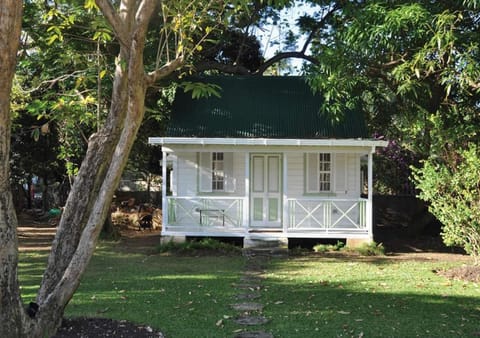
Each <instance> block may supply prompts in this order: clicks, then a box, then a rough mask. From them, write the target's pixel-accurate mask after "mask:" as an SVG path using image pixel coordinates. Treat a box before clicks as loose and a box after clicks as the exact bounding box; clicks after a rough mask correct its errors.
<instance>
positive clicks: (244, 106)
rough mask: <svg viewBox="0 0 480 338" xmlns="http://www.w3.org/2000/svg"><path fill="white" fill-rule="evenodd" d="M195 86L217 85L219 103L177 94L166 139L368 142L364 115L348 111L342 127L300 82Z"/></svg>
mask: <svg viewBox="0 0 480 338" xmlns="http://www.w3.org/2000/svg"><path fill="white" fill-rule="evenodd" d="M194 81H203V82H209V83H214V84H217V85H219V86H220V87H221V88H222V89H221V97H220V98H217V97H214V96H211V97H209V98H201V99H192V97H191V96H192V95H191V93H190V92H189V93H184V92H183V90H181V89H179V90H177V94H176V97H175V100H174V103H173V107H172V113H171V119H170V122H169V124H168V127H167V131H166V136H167V137H203V138H280V139H282V138H286V139H323V138H337V139H346V138H365V137H366V136H367V130H366V127H365V122H364V120H363V117H362V116H361V114H359V113H356V112H353V111H346V112H345V118H344V119H343V120H342V121H340V122H339V123H335V122H332V121H331V119H329V118H328V117H327V116H324V115H323V114H322V113H321V112H320V107H321V104H322V102H323V99H322V97H321V95H318V94H313V93H312V91H311V89H310V87H309V86H308V85H307V84H306V83H305V80H304V79H303V78H301V77H267V76H265V77H257V76H250V77H237V76H214V77H206V78H201V79H195V80H194Z"/></svg>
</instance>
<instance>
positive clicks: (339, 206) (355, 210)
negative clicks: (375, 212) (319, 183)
mask: <svg viewBox="0 0 480 338" xmlns="http://www.w3.org/2000/svg"><path fill="white" fill-rule="evenodd" d="M366 211H367V200H366V199H315V198H300V199H288V215H289V222H288V229H289V230H325V231H330V230H332V231H337V230H338V231H367V217H366V215H367V212H366Z"/></svg>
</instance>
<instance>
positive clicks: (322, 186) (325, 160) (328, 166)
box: [318, 153, 332, 191]
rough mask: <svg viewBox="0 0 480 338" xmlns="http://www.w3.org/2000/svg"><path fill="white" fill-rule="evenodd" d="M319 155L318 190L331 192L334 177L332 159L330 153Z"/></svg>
mask: <svg viewBox="0 0 480 338" xmlns="http://www.w3.org/2000/svg"><path fill="white" fill-rule="evenodd" d="M318 155H319V156H318V185H319V187H318V188H319V189H318V190H319V191H330V190H331V187H330V186H331V183H330V182H331V177H332V171H331V170H332V159H331V158H332V157H331V155H330V154H329V153H320V154H318Z"/></svg>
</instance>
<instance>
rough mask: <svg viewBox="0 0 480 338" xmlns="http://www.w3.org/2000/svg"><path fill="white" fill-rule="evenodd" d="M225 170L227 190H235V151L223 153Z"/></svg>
mask: <svg viewBox="0 0 480 338" xmlns="http://www.w3.org/2000/svg"><path fill="white" fill-rule="evenodd" d="M223 172H224V175H225V191H227V192H235V176H234V174H233V153H223Z"/></svg>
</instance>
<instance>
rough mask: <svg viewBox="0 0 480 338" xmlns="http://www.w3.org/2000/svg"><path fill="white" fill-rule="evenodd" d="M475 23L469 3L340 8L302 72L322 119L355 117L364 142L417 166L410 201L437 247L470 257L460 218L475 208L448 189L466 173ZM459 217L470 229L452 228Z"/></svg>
mask: <svg viewBox="0 0 480 338" xmlns="http://www.w3.org/2000/svg"><path fill="white" fill-rule="evenodd" d="M479 16H480V8H479V3H478V1H441V0H436V1H416V2H412V1H369V2H350V3H349V4H348V5H346V6H343V7H342V8H341V9H339V10H338V11H336V12H335V13H334V15H333V16H332V18H331V20H330V25H331V26H330V27H331V30H330V31H326V32H325V33H326V36H325V37H324V38H323V39H322V40H315V41H314V42H313V45H312V50H313V53H314V54H315V55H316V57H317V58H318V60H319V62H318V64H313V65H311V66H309V67H308V72H309V74H310V83H311V84H312V86H313V87H314V88H316V89H317V90H318V91H320V92H322V93H324V95H325V99H326V100H325V105H324V107H323V112H324V113H326V114H330V115H331V116H333V117H334V118H337V119H338V120H341V118H342V112H343V110H344V109H345V107H363V113H364V114H365V116H366V117H367V118H368V121H369V124H370V126H371V127H372V133H373V132H377V133H379V134H380V135H383V136H386V137H387V138H388V139H391V140H392V139H393V140H396V142H398V144H400V145H401V146H402V147H403V148H404V149H406V151H408V152H412V153H414V154H415V156H414V158H415V161H417V160H418V159H423V160H424V161H423V162H420V163H421V164H420V163H418V162H412V163H410V164H412V165H417V166H418V167H417V171H416V182H417V184H418V187H419V188H420V189H421V190H422V192H421V194H420V197H421V198H423V199H425V200H426V201H428V202H429V203H432V211H433V213H434V214H435V215H436V216H437V217H439V219H441V220H442V221H443V222H444V226H445V228H444V231H445V232H444V233H445V236H444V238H445V240H446V243H447V244H456V245H458V244H461V245H463V246H465V248H466V249H467V250H468V251H469V252H471V253H473V254H477V253H476V252H475V251H476V250H477V249H475V245H476V244H474V242H475V240H476V239H475V240H474V239H472V238H478V227H476V226H475V222H474V221H473V220H474V219H475V218H477V220H476V222H478V214H476V213H475V212H474V211H472V212H468V213H467V212H466V208H468V207H467V205H468V204H471V205H472V206H473V204H474V203H475V199H476V197H475V196H474V195H472V194H473V190H472V189H474V188H473V187H474V186H475V185H474V183H471V185H467V184H465V185H460V184H456V183H454V182H457V181H458V182H459V181H460V180H461V179H465V180H467V178H468V177H469V175H471V174H472V173H475V172H476V171H475V167H474V166H472V165H470V163H472V161H473V160H474V158H475V156H478V154H477V153H476V152H475V151H473V150H471V149H472V148H471V147H472V145H476V144H478V143H479V141H480V134H479V133H478V125H480V124H479V123H480V114H479V109H480V83H479V79H480V53H479V51H480V50H479V41H480V22H479V20H478V18H479ZM475 154H477V155H475ZM460 163H465V164H462V165H460ZM402 165H404V164H403V163H400V162H398V163H396V166H397V167H398V168H400V167H401V166H402ZM386 174H387V175H391V172H387V173H386ZM439 177H441V178H442V179H443V180H445V182H444V183H443V184H441V180H437V178H439ZM440 196H443V197H442V198H440ZM467 196H468V203H467V204H466V202H465V200H466V199H467ZM439 203H442V204H441V207H440V204H439ZM442 208H445V210H441V209H442ZM446 210H448V212H450V214H451V217H448V216H447V211H446ZM464 213H465V217H467V218H468V219H469V222H470V223H472V222H473V223H472V224H471V226H468V225H467V224H466V223H467V222H466V220H467V218H464V219H460V218H458V217H460V215H462V214H464ZM462 236H463V237H466V239H465V241H462V240H460V238H461V237H462ZM466 241H468V243H467V242H466Z"/></svg>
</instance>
